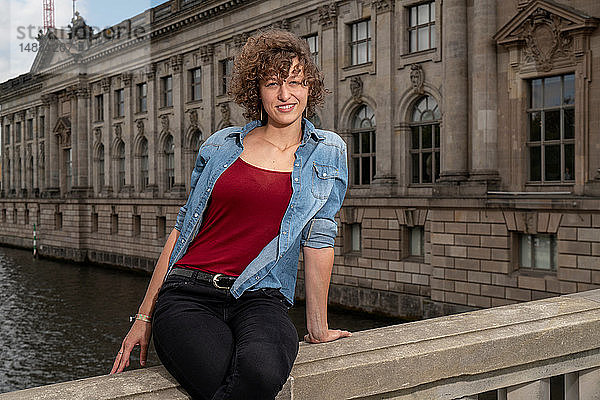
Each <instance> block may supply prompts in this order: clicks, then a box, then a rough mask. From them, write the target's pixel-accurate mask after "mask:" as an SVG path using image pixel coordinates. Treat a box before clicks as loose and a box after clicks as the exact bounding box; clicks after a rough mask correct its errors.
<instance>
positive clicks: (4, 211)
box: [2, 208, 6, 223]
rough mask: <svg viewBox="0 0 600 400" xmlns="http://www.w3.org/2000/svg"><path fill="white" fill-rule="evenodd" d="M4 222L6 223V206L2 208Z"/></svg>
mask: <svg viewBox="0 0 600 400" xmlns="http://www.w3.org/2000/svg"><path fill="white" fill-rule="evenodd" d="M2 222H3V223H6V208H3V209H2Z"/></svg>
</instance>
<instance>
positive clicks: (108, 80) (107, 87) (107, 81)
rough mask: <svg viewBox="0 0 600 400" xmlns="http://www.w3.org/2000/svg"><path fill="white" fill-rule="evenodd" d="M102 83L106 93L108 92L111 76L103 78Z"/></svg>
mask: <svg viewBox="0 0 600 400" xmlns="http://www.w3.org/2000/svg"><path fill="white" fill-rule="evenodd" d="M100 85H101V86H102V90H103V91H104V93H108V92H109V91H110V78H102V80H101V81H100Z"/></svg>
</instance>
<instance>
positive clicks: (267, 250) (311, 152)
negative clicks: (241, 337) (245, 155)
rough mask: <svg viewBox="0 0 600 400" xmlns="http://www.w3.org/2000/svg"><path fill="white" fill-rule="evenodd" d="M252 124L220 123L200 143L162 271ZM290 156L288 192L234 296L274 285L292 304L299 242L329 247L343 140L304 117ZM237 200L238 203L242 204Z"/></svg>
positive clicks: (188, 236)
mask: <svg viewBox="0 0 600 400" xmlns="http://www.w3.org/2000/svg"><path fill="white" fill-rule="evenodd" d="M257 126H261V123H260V121H252V122H250V123H248V124H247V125H246V126H244V127H243V128H241V127H229V128H225V129H222V130H220V131H218V132H215V133H214V134H212V135H211V136H210V137H209V138H208V139H207V140H206V141H205V142H204V143H203V144H202V146H200V149H199V151H198V156H197V158H196V164H195V166H194V170H193V171H192V178H191V185H190V194H189V197H188V199H187V202H186V203H185V205H184V206H183V207H181V209H180V210H179V213H178V215H177V222H176V224H175V229H177V230H178V231H179V232H180V234H179V238H178V240H177V242H176V243H175V247H174V248H173V251H172V253H171V258H170V260H169V268H168V270H167V274H166V276H169V273H170V272H171V271H172V269H173V265H174V264H175V263H176V262H177V261H178V260H180V259H181V257H183V255H184V254H185V252H186V251H187V249H188V246H189V245H190V243H191V242H192V240H193V239H194V237H195V236H196V234H197V233H198V231H199V229H200V225H201V223H202V216H203V214H204V211H205V209H206V205H207V202H208V200H209V198H210V195H211V192H212V189H213V187H214V185H215V182H216V181H217V179H218V178H219V176H220V175H221V174H222V173H223V172H224V171H225V170H226V169H227V168H228V167H229V166H230V165H231V164H233V163H234V161H235V160H236V159H237V158H238V157H239V156H240V154H241V153H242V151H243V150H244V146H243V140H244V137H245V136H246V135H247V134H248V133H249V132H250V131H252V129H254V128H256V127H257ZM294 157H295V159H294V168H293V170H292V173H291V178H292V197H291V199H290V202H289V204H288V206H287V209H286V210H285V213H284V215H283V219H282V221H281V227H280V229H279V234H278V235H277V236H276V237H275V238H273V240H271V241H270V242H269V243H268V244H267V245H266V246H265V247H264V248H263V249H262V250H261V252H260V253H259V254H258V256H256V258H255V259H254V260H252V261H251V262H250V264H248V265H247V266H246V268H245V269H244V271H243V272H242V274H241V275H240V276H239V277H238V278H237V279H236V280H235V282H234V284H233V286H232V287H231V293H232V294H233V296H234V297H235V298H238V297H240V296H241V295H242V294H243V293H244V292H245V291H246V290H258V289H262V288H275V289H279V290H280V291H281V293H282V294H283V295H284V296H285V297H286V299H287V300H288V301H289V302H290V304H293V302H294V291H295V287H296V275H297V270H298V260H299V256H300V247H301V246H306V247H312V248H323V247H333V244H334V240H335V237H336V235H337V223H336V222H335V219H334V217H335V214H336V213H337V212H338V211H339V209H340V208H341V206H342V202H343V200H344V196H345V195H346V189H347V186H348V166H347V154H346V143H345V142H344V140H343V139H342V138H341V137H339V136H338V135H337V134H336V133H334V132H330V131H324V130H320V129H316V128H315V127H314V126H313V124H312V123H311V122H310V121H308V120H307V119H304V120H303V121H302V142H301V144H300V145H299V146H298V149H297V150H296V152H295V153H294ZM239 206H240V207H244V205H243V204H240V205H239ZM256 223H260V221H256ZM166 276H165V279H166Z"/></svg>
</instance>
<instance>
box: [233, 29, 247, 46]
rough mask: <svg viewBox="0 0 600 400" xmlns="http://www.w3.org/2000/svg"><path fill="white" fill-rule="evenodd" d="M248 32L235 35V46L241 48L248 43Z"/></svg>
mask: <svg viewBox="0 0 600 400" xmlns="http://www.w3.org/2000/svg"><path fill="white" fill-rule="evenodd" d="M248 36H249V35H248V34H247V33H245V32H244V33H240V34H239V35H234V36H233V45H234V47H235V48H237V49H239V48H241V47H242V46H243V45H244V44H246V41H247V40H248Z"/></svg>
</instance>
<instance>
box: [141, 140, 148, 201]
mask: <svg viewBox="0 0 600 400" xmlns="http://www.w3.org/2000/svg"><path fill="white" fill-rule="evenodd" d="M140 179H141V182H140V184H141V185H140V186H141V189H142V190H145V189H146V188H147V187H148V183H149V181H148V179H149V178H148V140H146V138H143V139H142V142H141V143H140Z"/></svg>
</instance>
